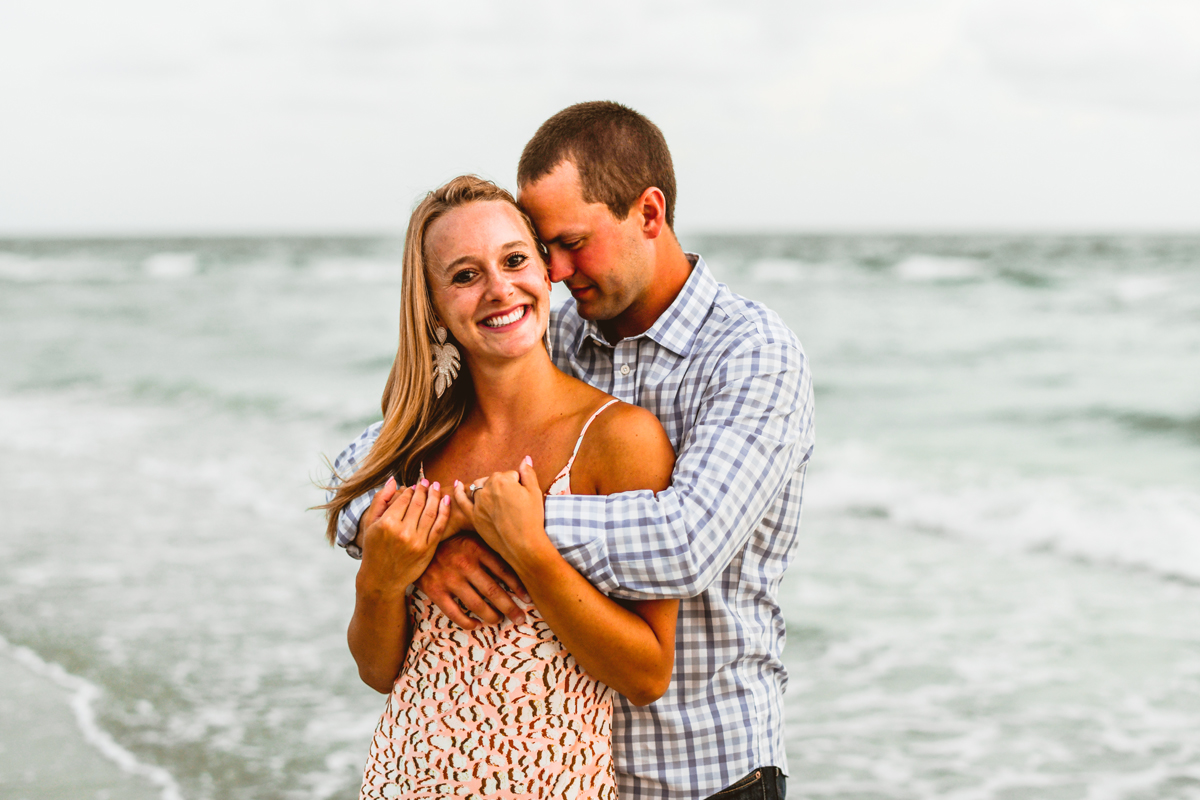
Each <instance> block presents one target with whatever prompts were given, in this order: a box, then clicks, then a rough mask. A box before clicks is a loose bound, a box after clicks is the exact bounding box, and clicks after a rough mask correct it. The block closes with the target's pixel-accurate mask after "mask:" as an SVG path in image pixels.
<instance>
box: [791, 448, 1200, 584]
mask: <svg viewBox="0 0 1200 800" xmlns="http://www.w3.org/2000/svg"><path fill="white" fill-rule="evenodd" d="M823 461H824V462H825V465H824V467H823V468H818V469H814V470H813V471H812V472H811V473H810V480H809V486H808V487H806V491H805V502H806V504H807V505H808V506H809V508H812V509H814V510H818V509H820V510H823V511H832V512H835V513H841V514H846V515H851V516H862V517H871V518H877V519H878V518H884V519H888V520H890V521H892V522H894V523H896V524H898V525H901V526H903V527H906V528H910V529H913V530H917V531H923V532H928V533H936V534H940V535H947V536H956V537H961V538H964V539H970V540H973V541H978V542H982V543H986V544H987V545H989V546H999V547H1009V548H1016V549H1020V550H1025V551H1031V552H1050V553H1056V554H1059V555H1062V556H1065V557H1068V558H1072V559H1075V560H1079V561H1085V562H1090V563H1097V564H1107V565H1113V566H1118V567H1123V568H1128V569H1134V570H1138V571H1146V572H1150V573H1153V574H1156V575H1159V576H1161V577H1163V578H1167V579H1172V580H1182V581H1184V582H1187V583H1200V492H1197V491H1195V490H1193V489H1191V488H1190V487H1184V486H1152V487H1137V488H1133V487H1127V486H1121V485H1113V484H1111V483H1108V482H1104V481H1102V480H1100V479H1088V480H1083V479H1079V480H1070V479H1066V478H1057V479H1056V478H1046V479H1030V478H1022V477H1012V476H1009V477H1003V476H993V477H990V478H977V479H974V480H972V479H968V478H964V477H958V478H954V479H945V480H940V481H937V480H933V479H930V480H928V481H920V480H915V479H910V478H901V477H894V476H896V475H900V474H911V473H912V470H911V469H908V470H903V471H902V470H900V469H896V470H894V471H889V470H887V469H886V468H885V466H884V464H883V460H882V459H880V458H876V457H874V456H873V455H871V454H870V452H869V451H868V450H866V449H865V448H859V447H852V448H846V449H845V450H844V451H843V452H842V453H840V454H833V455H832V456H831V455H830V454H829V453H824V454H823Z"/></svg>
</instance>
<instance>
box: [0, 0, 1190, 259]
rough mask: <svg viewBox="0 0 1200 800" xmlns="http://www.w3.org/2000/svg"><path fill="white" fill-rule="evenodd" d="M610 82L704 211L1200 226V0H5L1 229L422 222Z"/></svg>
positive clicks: (736, 225)
mask: <svg viewBox="0 0 1200 800" xmlns="http://www.w3.org/2000/svg"><path fill="white" fill-rule="evenodd" d="M593 99H613V100H618V101H621V102H623V103H626V104H628V105H631V106H633V107H634V108H636V109H638V110H639V111H641V112H643V113H645V114H646V115H647V116H649V117H650V118H651V119H653V120H654V121H655V122H657V123H658V125H659V126H660V127H661V128H662V129H663V131H664V132H665V134H666V136H667V141H668V143H669V144H670V145H671V149H672V153H673V154H674V157H675V165H676V170H677V173H678V175H679V207H678V212H677V225H678V227H679V228H680V230H681V231H683V232H686V231H688V230H712V229H722V230H748V229H749V230H754V229H784V230H817V231H819V230H845V229H851V230H879V229H885V230H906V229H919V230H961V229H1025V230H1028V229H1036V230H1044V229H1070V230H1080V229H1083V230H1111V229H1159V230H1161V229H1190V230H1198V229H1200V2H1197V0H887V1H886V2H885V1H884V0H836V1H834V0H830V2H824V3H816V2H805V0H780V1H779V2H752V1H747V0H740V1H739V2H736V3H733V2H730V3H717V2H707V1H704V0H688V2H664V3H646V2H636V3H635V2H625V1H624V0H618V1H616V2H614V1H613V0H608V1H607V2H605V3H590V4H586V5H584V4H568V3H563V2H561V0H560V2H506V3H501V2H497V1H496V0H485V1H480V0H466V1H459V0H448V2H443V3H429V2H424V3H419V4H418V3H400V2H382V1H381V0H337V1H336V2H334V1H333V0H287V1H286V2H283V0H205V2H197V1H196V0H192V2H188V3H180V2H176V0H106V2H104V3H97V2H94V0H0V235H2V234H10V235H11V234H39V233H51V234H81V233H107V234H136V233H175V232H179V233H187V232H195V233H221V232H233V233H237V232H260V231H261V232H306V231H308V232H339V231H345V232H383V233H388V232H397V231H402V229H403V227H404V224H405V223H406V221H407V217H408V213H409V210H410V209H411V207H412V205H413V202H414V200H415V199H416V197H417V196H418V194H420V193H423V192H424V191H426V190H428V189H430V188H432V187H433V186H435V185H437V184H439V183H440V182H442V181H444V180H446V179H448V178H450V177H453V176H454V175H456V174H459V173H461V172H476V173H479V174H482V175H485V176H488V177H491V178H493V179H495V180H498V181H499V182H501V183H502V184H504V185H507V186H509V187H510V188H511V187H512V185H513V182H514V176H515V171H516V161H517V158H518V156H519V154H520V151H521V147H522V146H523V145H524V143H525V141H526V140H527V139H528V138H529V136H530V135H532V133H533V132H534V130H536V128H537V126H538V125H539V124H540V123H541V122H542V121H543V120H544V119H545V118H546V117H547V116H549V115H550V114H552V113H554V112H555V111H557V110H558V109H560V108H562V107H563V106H565V105H569V104H570V103H573V102H578V101H581V100H593Z"/></svg>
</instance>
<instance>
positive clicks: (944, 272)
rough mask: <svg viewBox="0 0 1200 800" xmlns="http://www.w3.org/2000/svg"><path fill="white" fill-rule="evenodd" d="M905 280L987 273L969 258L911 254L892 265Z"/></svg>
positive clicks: (964, 277)
mask: <svg viewBox="0 0 1200 800" xmlns="http://www.w3.org/2000/svg"><path fill="white" fill-rule="evenodd" d="M893 269H894V270H895V272H896V274H897V275H899V276H900V277H901V278H903V279H904V280H906V281H961V280H970V279H973V278H982V277H985V276H986V275H987V270H986V269H985V268H984V266H983V264H980V263H979V262H978V261H976V260H974V259H971V258H945V257H942V256H927V255H913V256H909V257H908V258H906V259H904V260H903V261H901V262H900V263H898V264H896V266H895V267H893Z"/></svg>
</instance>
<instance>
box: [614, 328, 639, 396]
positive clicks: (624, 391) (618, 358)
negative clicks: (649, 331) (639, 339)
mask: <svg viewBox="0 0 1200 800" xmlns="http://www.w3.org/2000/svg"><path fill="white" fill-rule="evenodd" d="M636 361H637V350H636V349H635V345H634V342H631V341H629V340H626V341H623V342H620V343H619V344H618V345H617V348H616V352H614V353H613V368H614V370H615V372H616V375H614V379H615V380H614V383H615V384H616V386H615V387H614V388H615V391H613V395H614V396H616V397H619V398H620V399H621V400H624V401H625V402H626V403H632V402H633V401H634V395H635V394H637V391H636V389H637V386H636V384H635V382H634V381H631V380H629V376H631V375H633V371H634V368H633V366H631V365H632V364H634V363H636Z"/></svg>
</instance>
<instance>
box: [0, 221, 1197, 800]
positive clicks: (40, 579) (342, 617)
mask: <svg viewBox="0 0 1200 800" xmlns="http://www.w3.org/2000/svg"><path fill="white" fill-rule="evenodd" d="M683 243H684V245H685V247H687V248H688V249H694V250H697V251H699V252H701V253H703V254H704V255H705V258H706V260H707V261H708V263H709V264H710V266H711V267H712V269H713V271H714V273H715V274H716V276H717V278H718V279H719V280H721V281H723V282H725V283H728V284H729V285H730V286H731V287H732V288H733V289H734V290H735V291H737V292H739V293H741V294H743V295H746V296H748V297H751V298H754V299H757V300H760V301H762V302H764V303H766V304H767V305H769V306H770V307H772V308H773V309H775V310H776V311H778V312H779V314H780V315H781V316H782V317H783V319H784V320H785V321H786V322H787V323H788V324H789V325H790V326H791V327H792V328H793V330H795V331H796V332H797V334H798V335H799V336H800V339H801V341H802V342H803V343H804V345H805V349H806V351H807V353H808V355H809V357H810V360H811V364H812V368H813V374H814V376H815V386H816V398H817V436H818V441H817V449H816V453H815V457H814V460H813V462H812V465H811V467H810V469H809V480H808V482H807V485H806V492H805V495H806V496H805V512H804V522H803V525H802V546H801V550H800V554H799V556H798V560H797V563H796V564H795V566H794V567H793V568H792V569H791V570H790V572H789V574H788V576H787V578H786V580H785V583H784V586H783V592H782V602H783V607H784V609H785V614H786V617H787V621H788V644H787V650H786V653H785V660H786V662H787V665H788V669H789V672H790V684H789V687H788V692H787V696H786V697H787V730H786V741H787V747H788V755H789V761H790V774H791V779H790V781H789V795H790V796H792V797H800V798H829V799H833V798H838V799H845V800H849V799H850V798H856V799H857V798H895V799H896V800H900V799H901V798H903V799H905V800H908V799H909V798H911V799H912V800H920V799H922V798H935V797H936V798H954V799H955V800H976V799H978V800H1007V799H1008V798H1052V799H1054V800H1058V799H1060V798H1061V799H1062V800H1068V799H1073V798H1079V799H1080V800H1109V799H1110V798H1111V799H1112V800H1142V799H1145V800H1150V799H1151V798H1200V236H1152V235H1143V236H1050V235H1039V236H1031V235H989V236H969V235H955V236H949V235H948V236H932V235H930V236H882V235H879V236H865V235H832V236H800V235H778V236H773V235H765V234H764V235H741V236H715V235H709V236H691V237H684V240H683ZM399 254H400V242H399V241H397V240H395V239H386V238H380V239H353V238H342V239H338V238H307V239H305V238H275V239H270V238H262V239H152V240H97V241H85V240H69V241H68V240H58V241H33V240H0V336H2V341H3V342H4V344H3V347H2V349H0V532H2V534H3V535H2V536H0V548H2V549H0V675H4V676H7V677H6V678H5V679H4V680H3V687H4V688H0V717H3V718H4V721H0V732H2V733H3V738H2V739H0V795H3V796H4V797H6V798H13V800H19V798H30V800H33V798H39V800H40V799H42V798H55V797H60V796H61V797H68V796H70V797H96V798H106V797H112V798H117V797H132V796H135V794H136V793H137V792H141V794H136V796H145V797H159V798H162V800H176V799H183V798H186V799H187V800H201V799H202V798H204V799H207V798H214V799H215V798H221V799H222V800H223V799H225V798H255V799H256V800H257V799H260V798H266V799H270V798H333V797H350V796H354V793H355V791H356V787H357V784H358V779H359V776H360V770H361V767H362V763H363V761H364V758H365V756H366V752H367V743H368V740H369V737H370V734H371V731H372V729H373V726H374V724H375V721H376V720H377V718H378V715H379V713H380V711H381V709H382V705H383V697H382V696H381V695H378V694H376V693H375V692H373V691H372V690H370V689H368V688H367V687H366V686H364V685H362V684H361V683H360V682H359V680H358V677H357V674H356V670H355V667H354V663H353V661H352V659H351V658H350V655H349V652H348V651H347V648H346V644H345V629H346V623H347V622H348V620H349V618H350V612H351V608H352V605H353V595H354V585H353V581H354V574H355V569H356V563H355V562H353V561H352V560H351V559H349V558H347V557H346V556H345V555H344V554H343V553H342V552H340V551H337V550H331V549H330V548H329V547H328V546H327V545H326V543H325V541H324V537H323V527H324V526H323V521H322V518H321V515H320V513H319V512H315V511H310V510H307V509H308V508H309V507H311V506H313V505H316V504H318V503H320V502H322V494H321V492H320V491H319V489H318V488H317V484H318V483H319V482H320V481H322V480H323V478H324V477H325V475H326V474H327V471H326V467H325V461H324V459H325V458H326V457H328V458H332V457H333V456H335V455H336V454H337V453H338V451H339V450H340V449H341V448H342V446H343V445H344V444H345V443H347V442H348V441H349V440H351V439H352V438H353V437H354V436H356V435H357V434H358V433H359V432H360V431H361V430H362V428H363V427H365V426H366V425H367V424H369V423H370V422H372V421H373V420H375V419H377V418H378V415H379V395H380V391H381V389H382V385H383V381H384V379H385V377H386V375H387V371H388V368H389V366H390V363H391V359H392V356H393V354H394V346H395V337H396V314H397V299H398V296H399ZM31 709H32V710H31ZM89 759H90V761H88V760H89ZM84 761H88V763H92V762H95V763H94V764H93V766H94V772H92V773H88V775H89V776H90V777H88V778H87V779H86V781H85V782H83V783H80V782H79V781H82V780H83V779H78V780H77V782H76V783H75V784H70V781H69V780H68V778H66V777H64V776H65V770H69V769H71V765H72V764H83V763H84ZM105 770H107V771H105Z"/></svg>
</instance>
